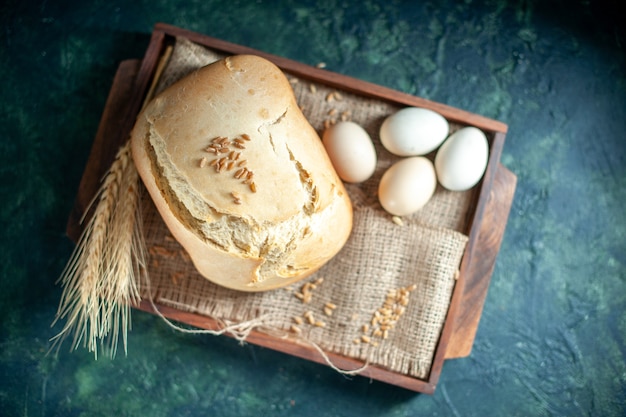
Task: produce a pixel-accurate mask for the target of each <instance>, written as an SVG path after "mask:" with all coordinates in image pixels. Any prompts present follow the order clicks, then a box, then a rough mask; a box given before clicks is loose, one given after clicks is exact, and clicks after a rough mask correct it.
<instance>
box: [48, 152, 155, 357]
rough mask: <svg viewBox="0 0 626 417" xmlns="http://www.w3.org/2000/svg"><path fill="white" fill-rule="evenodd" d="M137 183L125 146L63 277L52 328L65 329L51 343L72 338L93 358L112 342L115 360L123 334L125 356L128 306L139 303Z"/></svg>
mask: <svg viewBox="0 0 626 417" xmlns="http://www.w3.org/2000/svg"><path fill="white" fill-rule="evenodd" d="M138 182H139V181H138V175H137V170H136V169H135V166H134V164H133V162H132V158H131V154H130V142H128V141H127V142H126V143H125V144H124V145H123V146H122V147H121V148H120V150H119V151H118V153H117V155H116V157H115V160H114V161H113V163H112V164H111V168H110V169H109V171H108V173H107V174H106V176H105V177H104V180H103V182H102V185H101V187H100V190H99V192H98V194H97V195H96V200H95V201H97V205H96V207H95V211H94V214H93V216H92V217H91V218H90V219H89V221H88V222H87V224H86V225H85V229H84V231H83V233H82V235H81V237H80V239H79V241H78V243H77V245H76V248H75V249H74V252H73V253H72V256H71V257H70V260H69V262H68V264H67V266H66V268H65V270H64V271H63V273H62V274H61V278H60V282H61V284H62V286H63V293H62V295H61V301H60V304H59V309H58V311H57V315H56V319H55V323H56V322H57V321H58V320H60V319H66V323H65V325H64V327H63V329H62V330H61V332H60V333H59V334H58V335H57V336H55V337H54V338H53V340H54V341H55V343H58V342H61V341H62V340H64V339H65V338H66V337H67V336H69V335H70V334H73V339H74V340H73V347H74V348H76V347H78V346H79V345H80V344H81V342H82V343H83V344H84V345H85V346H86V347H87V348H88V349H89V351H91V352H94V354H95V356H96V357H97V354H98V341H103V340H104V339H106V338H108V337H110V342H111V343H110V345H111V355H112V356H113V355H115V352H116V346H117V342H118V335H119V331H120V330H121V332H122V336H123V340H124V349H125V350H126V333H127V330H128V325H129V316H130V306H131V304H132V303H135V302H137V301H138V300H139V291H138V288H137V283H138V275H137V274H138V273H139V271H141V270H142V268H143V265H144V263H145V262H144V258H145V257H144V254H145V251H144V250H143V237H142V233H141V229H140V227H141V221H140V220H141V216H140V215H139V214H138V210H139V195H138ZM53 324H54V323H53Z"/></svg>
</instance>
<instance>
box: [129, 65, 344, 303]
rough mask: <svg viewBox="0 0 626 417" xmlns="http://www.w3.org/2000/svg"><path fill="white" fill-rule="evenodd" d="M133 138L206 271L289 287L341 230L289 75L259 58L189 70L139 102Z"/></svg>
mask: <svg viewBox="0 0 626 417" xmlns="http://www.w3.org/2000/svg"><path fill="white" fill-rule="evenodd" d="M131 141H132V143H131V146H132V153H133V159H134V161H135V165H136V166H137V170H138V172H139V175H140V176H141V178H142V180H143V182H144V184H145V186H146V189H147V190H148V192H149V194H150V196H151V197H152V199H153V201H154V204H155V206H156V208H157V210H158V211H159V213H160V215H161V217H162V218H163V220H164V222H165V224H166V225H167V227H168V229H169V230H170V232H171V233H172V235H173V236H174V238H175V239H177V240H178V241H179V242H180V244H181V245H182V246H183V247H184V248H185V250H186V251H187V252H188V254H189V256H190V258H191V260H192V261H193V263H194V265H195V267H196V268H197V270H198V271H199V272H200V274H201V275H203V276H204V277H206V278H207V279H209V280H211V281H212V282H215V283H217V284H219V285H222V286H225V287H228V288H232V289H237V290H241V291H264V290H269V289H274V288H278V287H282V286H286V285H289V284H291V283H293V282H295V281H298V280H300V279H303V278H305V277H306V276H308V275H310V274H311V273H313V272H315V271H316V270H318V269H319V268H320V267H321V266H322V265H324V264H325V263H326V262H327V261H328V260H330V259H331V258H332V257H333V256H334V255H335V254H337V252H339V250H340V249H341V248H342V247H343V245H344V244H345V242H346V240H347V239H348V236H349V234H350V231H351V229H352V206H351V203H350V200H349V197H348V194H347V192H346V190H345V188H344V186H343V184H342V182H341V180H340V179H339V177H338V176H337V174H336V173H335V171H334V169H333V167H332V164H331V162H330V160H329V158H328V156H327V154H326V152H325V150H324V148H323V145H322V142H321V140H320V139H319V136H318V135H317V132H315V130H314V129H313V127H312V126H311V125H310V124H309V123H308V121H307V120H306V118H305V117H304V115H303V114H302V112H301V111H300V109H299V108H298V105H297V103H296V100H295V97H294V94H293V90H292V89H291V85H290V84H289V82H288V80H287V78H286V77H285V75H284V74H283V73H282V71H281V70H280V69H279V68H278V67H276V66H275V65H274V64H273V63H271V62H269V61H268V60H266V59H264V58H261V57H258V56H254V55H236V56H231V57H227V58H225V59H223V60H220V61H217V62H215V63H213V64H211V65H208V66H206V67H203V68H200V69H199V70H196V71H194V72H193V73H191V74H190V75H188V76H187V77H185V78H184V79H182V80H180V81H179V82H177V83H176V84H174V85H172V86H171V87H169V88H168V89H166V90H165V91H164V92H162V93H161V94H159V96H157V97H155V99H154V100H152V101H151V102H150V103H149V104H148V106H146V108H145V109H144V110H143V111H142V112H141V113H140V115H139V116H138V119H137V122H136V124H135V127H134V128H133V131H132V132H131Z"/></svg>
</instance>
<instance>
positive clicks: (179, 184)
mask: <svg viewBox="0 0 626 417" xmlns="http://www.w3.org/2000/svg"><path fill="white" fill-rule="evenodd" d="M145 145H146V151H147V153H148V155H149V156H150V161H151V165H152V170H153V171H154V172H155V175H154V177H155V178H160V179H161V180H160V181H157V185H158V188H159V190H160V191H161V194H162V195H163V197H164V198H165V200H166V202H167V204H168V205H169V206H170V207H172V213H174V215H175V216H176V218H177V219H178V220H179V221H180V222H181V223H182V224H183V225H185V227H186V228H187V229H188V230H190V231H191V232H192V233H194V234H195V235H196V236H197V237H198V238H200V239H202V240H203V241H205V242H207V243H208V244H212V245H214V246H215V247H217V248H219V249H220V250H222V251H224V252H227V253H236V254H238V255H240V256H244V257H250V258H257V259H261V260H262V261H263V262H262V264H261V267H260V268H259V271H258V275H257V277H256V279H254V280H253V282H255V283H258V282H262V281H263V280H264V276H266V275H268V274H275V273H276V271H277V270H280V271H283V272H282V273H284V274H291V273H294V272H297V269H294V268H293V266H291V267H290V266H289V265H283V264H284V263H285V262H286V260H287V259H288V258H289V257H290V255H291V254H292V253H293V252H294V251H295V250H296V249H297V247H298V242H299V241H300V240H301V238H302V236H304V235H306V231H307V230H310V222H311V218H310V217H311V215H312V214H313V213H314V210H312V209H309V208H308V207H309V206H310V204H311V203H310V202H311V201H313V199H314V193H313V192H314V191H315V186H314V185H312V181H310V180H305V181H303V182H302V183H303V187H304V188H305V189H306V190H307V193H308V194H309V195H310V196H311V197H310V198H309V202H307V204H306V206H305V208H306V209H305V210H303V212H302V213H299V214H298V215H297V216H295V217H293V218H291V219H290V220H288V221H283V222H278V223H271V222H264V223H263V224H257V223H256V222H255V221H254V220H253V219H248V218H245V217H241V216H238V215H233V214H229V213H227V212H223V211H219V210H217V209H215V208H214V207H212V206H211V205H210V204H208V203H207V202H206V201H204V200H203V199H202V197H201V196H199V195H197V192H196V191H195V190H194V189H193V188H191V187H190V186H189V185H188V184H189V181H188V179H187V178H186V177H185V176H184V175H183V174H182V173H181V172H180V171H179V170H178V169H177V168H176V166H175V165H174V164H173V163H172V161H171V159H170V158H169V155H168V154H167V152H166V151H165V146H164V140H163V138H161V137H160V135H159V134H158V132H156V130H155V129H154V126H152V125H151V126H150V129H149V132H148V137H147V138H146V141H145ZM287 150H288V152H289V154H290V158H291V160H292V161H294V165H295V166H296V169H297V170H298V173H299V175H300V179H301V180H302V179H307V178H309V177H310V174H309V173H308V171H307V170H306V169H304V168H303V167H302V164H300V163H299V162H298V161H297V160H296V159H295V157H294V156H293V154H292V153H291V151H290V150H289V148H288V147H287ZM180 190H185V192H184V193H183V192H181V191H180ZM288 271H291V272H288Z"/></svg>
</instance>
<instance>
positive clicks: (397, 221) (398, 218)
mask: <svg viewBox="0 0 626 417" xmlns="http://www.w3.org/2000/svg"><path fill="white" fill-rule="evenodd" d="M391 220H392V221H393V222H394V223H395V224H397V225H398V226H403V225H404V222H403V221H402V219H401V218H400V217H398V216H393V217H392V218H391Z"/></svg>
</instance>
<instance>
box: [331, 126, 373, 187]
mask: <svg viewBox="0 0 626 417" xmlns="http://www.w3.org/2000/svg"><path fill="white" fill-rule="evenodd" d="M322 143H323V144H324V148H326V153H328V156H329V157H330V161H331V162H332V164H333V167H334V168H335V171H337V175H339V178H341V179H342V180H344V181H346V182H351V183H358V182H363V181H365V180H367V179H368V178H369V177H371V176H372V174H373V173H374V170H375V169H376V149H375V148H374V144H373V143H372V139H371V138H370V136H369V135H368V134H367V132H366V131H365V129H363V128H362V127H361V126H360V125H358V124H356V123H354V122H338V123H336V124H334V125H332V126H330V127H329V128H328V129H326V130H325V131H324V134H323V135H322Z"/></svg>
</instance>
